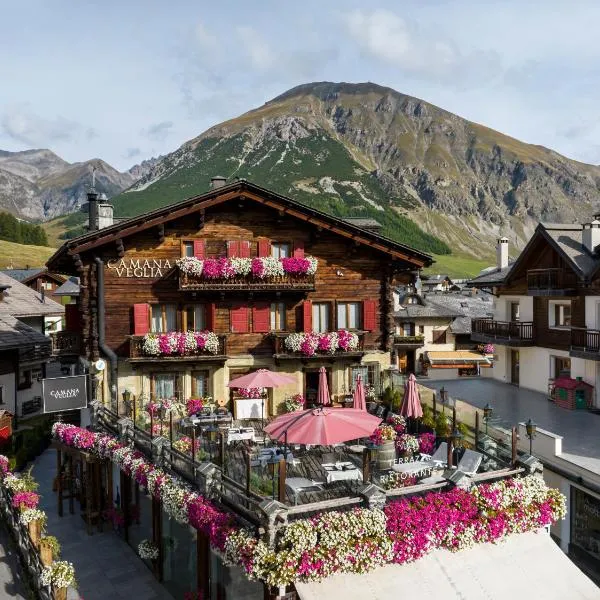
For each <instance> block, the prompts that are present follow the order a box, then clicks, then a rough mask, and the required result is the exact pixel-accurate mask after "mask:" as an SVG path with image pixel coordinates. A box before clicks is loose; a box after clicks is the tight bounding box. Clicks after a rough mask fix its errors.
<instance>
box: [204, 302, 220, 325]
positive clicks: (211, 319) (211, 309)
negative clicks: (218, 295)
mask: <svg viewBox="0 0 600 600" xmlns="http://www.w3.org/2000/svg"><path fill="white" fill-rule="evenodd" d="M216 327H217V306H216V305H215V303H214V302H210V303H209V304H207V305H206V329H208V331H215V329H216Z"/></svg>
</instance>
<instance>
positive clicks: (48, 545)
mask: <svg viewBox="0 0 600 600" xmlns="http://www.w3.org/2000/svg"><path fill="white" fill-rule="evenodd" d="M40 558H41V559H42V564H43V565H44V566H45V567H49V566H50V565H51V564H52V562H53V561H54V560H56V559H57V558H60V544H59V542H58V540H57V539H56V538H55V537H54V536H53V535H43V536H42V537H41V539H40Z"/></svg>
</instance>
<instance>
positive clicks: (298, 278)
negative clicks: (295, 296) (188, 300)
mask: <svg viewBox="0 0 600 600" xmlns="http://www.w3.org/2000/svg"><path fill="white" fill-rule="evenodd" d="M179 289H180V290H181V291H189V290H192V291H241V292H247V291H252V292H260V291H292V292H314V291H315V276H314V275H292V274H285V275H282V276H280V277H270V278H268V279H263V280H256V279H251V278H249V277H242V276H239V277H231V278H228V279H220V280H215V279H206V278H203V277H195V276H194V275H190V274H189V273H182V272H180V273H179Z"/></svg>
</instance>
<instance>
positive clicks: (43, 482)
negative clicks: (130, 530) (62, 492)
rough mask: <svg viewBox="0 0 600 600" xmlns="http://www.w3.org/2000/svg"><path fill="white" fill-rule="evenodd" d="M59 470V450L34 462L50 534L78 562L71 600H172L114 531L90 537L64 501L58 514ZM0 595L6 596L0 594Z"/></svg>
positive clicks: (80, 519)
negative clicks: (55, 487) (55, 489)
mask: <svg viewBox="0 0 600 600" xmlns="http://www.w3.org/2000/svg"><path fill="white" fill-rule="evenodd" d="M55 470H56V452H55V451H54V450H46V452H44V454H42V455H41V456H40V457H39V458H38V459H37V460H36V462H35V466H34V469H33V476H34V477H35V479H36V481H38V482H39V484H40V489H39V492H40V494H41V495H42V500H41V502H40V508H42V509H43V510H45V511H46V513H47V514H48V533H49V534H51V535H55V536H56V537H57V538H58V539H59V541H60V544H61V546H62V558H63V559H64V560H68V561H70V562H72V563H73V564H74V565H75V575H76V577H77V583H78V592H79V593H77V592H75V591H74V590H69V600H75V599H79V598H81V600H107V599H110V600H119V599H120V598H127V599H128V600H133V599H134V598H136V599H137V598H140V599H142V598H143V599H144V600H172V596H171V595H170V594H168V593H167V592H166V590H165V589H164V588H163V587H162V586H161V585H160V584H159V583H158V582H157V581H156V579H155V578H154V576H153V575H152V573H151V572H150V570H149V569H148V567H146V565H145V564H144V563H143V562H142V561H141V560H140V559H139V557H138V556H137V554H136V553H135V552H134V550H133V549H132V548H130V547H129V546H128V545H127V544H126V543H125V542H124V541H123V540H122V539H121V538H119V537H118V536H117V535H116V534H115V533H114V532H112V531H106V532H105V533H98V531H97V530H95V531H94V534H93V535H91V536H88V535H87V533H86V531H85V523H84V521H83V519H82V518H81V516H80V514H79V510H78V508H77V507H76V510H75V514H74V515H70V514H69V510H68V503H66V504H65V515H64V517H59V516H58V511H57V502H56V494H55V493H54V492H53V491H52V480H53V478H54V475H55ZM0 598H5V596H2V594H1V593H0Z"/></svg>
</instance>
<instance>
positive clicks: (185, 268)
mask: <svg viewBox="0 0 600 600" xmlns="http://www.w3.org/2000/svg"><path fill="white" fill-rule="evenodd" d="M175 264H176V265H177V266H178V267H179V270H180V271H182V272H183V273H186V274H187V275H192V276H194V277H200V276H201V275H202V269H203V268H204V261H203V260H201V259H199V258H196V257H195V256H188V257H185V258H180V259H178V260H176V261H175Z"/></svg>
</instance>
